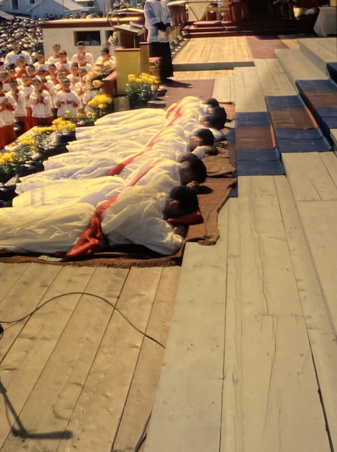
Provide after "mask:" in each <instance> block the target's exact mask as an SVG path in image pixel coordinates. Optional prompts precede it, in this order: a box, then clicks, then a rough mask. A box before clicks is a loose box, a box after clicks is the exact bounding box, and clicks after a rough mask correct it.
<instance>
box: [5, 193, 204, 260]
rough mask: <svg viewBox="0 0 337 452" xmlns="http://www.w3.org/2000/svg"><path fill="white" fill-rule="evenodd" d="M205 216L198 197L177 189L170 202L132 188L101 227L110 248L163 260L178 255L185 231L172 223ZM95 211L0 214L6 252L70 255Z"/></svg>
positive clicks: (72, 208) (73, 208)
mask: <svg viewBox="0 0 337 452" xmlns="http://www.w3.org/2000/svg"><path fill="white" fill-rule="evenodd" d="M198 210H199V206H198V199H197V195H196V193H195V192H194V191H193V190H192V189H190V188H188V187H180V186H179V187H175V188H174V189H173V190H172V191H171V192H170V194H169V196H167V195H166V194H165V193H158V191H157V190H156V189H155V188H153V187H152V186H151V185H146V186H135V187H128V188H126V189H125V190H124V191H123V192H122V193H121V194H119V195H118V196H117V198H116V201H115V202H114V203H112V204H111V205H110V207H108V208H107V209H106V210H105V211H104V212H103V214H102V221H101V227H102V231H103V235H104V238H105V240H106V242H107V243H108V244H109V245H110V246H114V245H123V244H132V243H133V244H140V245H144V246H146V247H148V248H149V249H151V250H153V251H156V252H158V253H160V254H164V255H170V254H174V253H176V252H177V251H178V250H179V249H180V247H181V244H182V242H183V237H182V235H184V231H186V230H184V228H181V227H176V228H172V226H170V224H169V223H167V221H166V220H167V219H168V218H176V217H179V216H182V215H186V214H188V213H191V212H196V211H198ZM94 211H95V209H94V207H93V206H92V205H90V204H86V203H84V204H83V203H77V204H72V203H69V204H66V205H62V206H54V205H53V206H50V205H49V206H46V205H45V206H40V207H38V208H36V207H27V208H25V209H15V208H13V209H1V210H0V250H1V251H11V252H39V253H55V252H67V251H69V250H70V249H71V248H72V247H73V245H74V244H75V243H76V241H77V239H78V238H79V236H80V235H81V233H82V232H83V231H84V229H85V228H86V227H87V225H88V224H89V222H90V219H91V217H92V216H93V214H94Z"/></svg>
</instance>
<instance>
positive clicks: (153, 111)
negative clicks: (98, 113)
mask: <svg viewBox="0 0 337 452" xmlns="http://www.w3.org/2000/svg"><path fill="white" fill-rule="evenodd" d="M144 117H146V118H148V119H149V122H151V121H152V120H153V119H154V120H156V119H158V118H160V119H161V120H162V122H163V123H164V122H165V110H162V109H160V108H140V109H139V110H125V111H116V112H114V113H109V114H108V115H105V116H103V117H102V118H99V119H97V121H96V122H95V126H102V125H116V124H130V122H133V121H138V119H143V118H144Z"/></svg>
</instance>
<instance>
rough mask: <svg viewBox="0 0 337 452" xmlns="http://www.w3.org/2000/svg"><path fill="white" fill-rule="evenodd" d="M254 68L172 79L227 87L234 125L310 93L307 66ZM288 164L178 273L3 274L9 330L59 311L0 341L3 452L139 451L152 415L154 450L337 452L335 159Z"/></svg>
mask: <svg viewBox="0 0 337 452" xmlns="http://www.w3.org/2000/svg"><path fill="white" fill-rule="evenodd" d="M226 39H227V40H228V39H229V38H226ZM198 42H199V43H200V42H202V40H198ZM238 42H239V43H241V44H238V48H241V47H240V46H242V41H241V39H240V41H238ZM285 42H288V44H289V48H291V49H295V50H299V44H298V42H297V40H294V41H289V40H288V41H287V40H285ZM231 44H232V47H235V46H236V42H235V41H232V43H231ZM209 45H210V46H211V47H212V46H214V43H211V42H209ZM216 52H218V56H216ZM216 52H215V54H214V55H212V57H210V56H209V55H208V47H207V46H206V44H205V47H204V48H203V52H202V54H200V52H199V53H198V54H197V56H196V59H197V58H199V59H200V61H201V62H203V59H204V55H205V59H206V58H213V60H214V61H215V62H216V60H217V58H218V59H219V60H220V58H221V59H223V58H227V57H226V55H225V54H224V53H222V49H221V48H220V47H218V48H217V50H216ZM233 52H234V50H233ZM243 53H244V51H243ZM181 55H183V54H181ZM201 55H202V56H201ZM194 57H195V52H191V53H190V56H188V57H187V58H186V60H185V61H186V62H188V61H189V59H190V61H192V59H194ZM237 58H238V59H240V58H241V57H240V56H238V57H237ZM242 58H244V57H242ZM249 58H250V57H249ZM220 61H221V60H220ZM194 62H195V61H194ZM253 63H254V67H247V68H243V67H238V68H235V70H225V71H207V72H206V71H205V72H202V71H199V72H196V71H193V72H179V73H175V78H176V79H177V80H184V79H185V80H191V79H193V78H205V79H209V78H214V79H215V84H214V87H215V88H214V89H215V91H214V95H216V96H217V97H220V96H221V99H220V100H222V101H223V102H226V101H232V102H235V103H236V108H237V111H265V104H264V97H265V96H266V95H293V94H296V93H297V91H296V89H295V87H294V85H293V83H292V80H293V78H294V76H293V75H292V74H293V72H292V71H295V72H296V71H298V72H299V71H300V70H301V62H299V63H296V62H295V63H294V64H295V66H294V67H293V69H291V68H290V66H288V68H289V71H286V70H285V69H284V67H283V66H282V64H281V62H280V61H278V60H276V59H270V60H253ZM317 70H318V71H319V73H320V74H321V73H322V71H320V70H319V69H317ZM288 72H289V74H290V76H289V77H288V76H287V74H288ZM233 124H234V123H232V125H233ZM333 136H335V134H334V133H333ZM284 165H285V169H286V176H249V177H248V176H245V177H240V178H239V184H238V195H239V196H238V197H237V198H230V200H229V201H228V202H227V203H226V205H225V206H224V208H223V209H222V210H221V212H220V216H219V227H220V232H221V238H220V240H219V241H218V243H217V244H216V245H215V246H213V247H202V246H200V245H198V244H196V243H190V244H188V246H187V248H186V254H185V257H184V261H183V265H182V267H181V269H180V268H179V267H172V268H165V269H162V268H148V269H137V268H133V269H131V270H126V269H111V268H93V267H90V268H85V267H62V268H61V267H58V266H54V265H36V264H15V265H13V264H1V265H0V270H1V276H2V278H1V289H2V290H1V294H0V322H2V321H3V320H7V319H9V320H10V319H19V318H21V317H24V316H25V315H26V314H27V313H29V312H31V311H32V310H35V309H36V308H37V307H39V306H42V304H43V303H44V302H46V301H48V300H51V299H52V298H53V297H56V298H55V299H54V300H53V301H50V302H48V303H47V304H46V305H45V306H44V307H42V308H41V309H40V310H38V311H37V312H36V313H35V314H34V315H33V316H31V317H29V318H25V319H23V320H22V321H20V322H19V323H17V324H14V325H11V326H9V327H8V329H6V330H5V334H4V336H3V338H2V339H1V340H0V379H1V385H0V392H1V395H2V399H1V401H0V451H1V452H17V451H21V450H25V451H26V450H27V451H32V452H33V451H34V452H37V451H42V450H43V451H48V452H51V451H70V450H78V451H81V452H87V451H90V452H92V451H99V452H112V451H113V452H129V451H133V450H135V447H136V444H137V443H138V441H139V438H140V437H141V436H142V433H143V431H144V428H145V427H146V426H147V424H148V420H149V415H150V413H151V411H152V416H151V419H150V422H149V429H148V430H149V431H148V436H147V440H146V443H145V445H144V444H143V446H142V447H141V448H140V450H141V451H144V450H145V451H146V452H176V451H179V452H219V451H220V452H274V451H276V450H277V451H282V452H302V451H303V452H304V451H305V452H318V451H319V452H326V451H330V452H331V451H332V450H337V394H336V387H337V368H336V363H337V346H336V322H337V310H336V303H335V298H336V296H335V294H336V277H335V275H336V272H337V258H336V250H337V243H336V240H337V239H336V228H337V214H336V212H337V209H336V207H337V205H336V203H337V158H336V156H335V154H334V153H333V152H331V153H319V154H318V153H310V155H309V154H296V155H294V154H287V155H286V156H285V157H284ZM179 276H180V281H179ZM175 293H177V296H176V298H175ZM89 294H91V295H89ZM105 300H107V301H108V302H110V303H113V304H116V305H117V307H118V308H119V309H120V310H121V312H122V313H123V314H124V315H125V316H126V317H127V318H128V319H129V320H130V321H131V322H132V323H133V324H134V326H136V327H137V328H138V329H140V330H141V331H143V332H145V333H146V334H148V335H149V336H151V337H153V338H155V339H156V340H158V341H159V342H160V343H162V344H163V345H165V344H166V342H167V347H166V350H164V349H163V348H162V347H161V346H160V345H158V344H157V343H156V342H154V341H153V340H151V339H149V338H147V337H145V336H144V335H143V334H142V333H140V332H138V331H137V330H136V329H135V328H134V327H133V326H131V325H130V324H129V323H128V322H127V321H126V320H125V319H124V318H123V317H122V316H121V315H120V314H119V313H118V312H117V311H114V310H113V307H112V306H111V305H110V304H109V303H107V302H106V301H105ZM173 308H174V312H173ZM172 313H173V317H172ZM171 317H172V323H171V327H170V330H169V325H170V321H171ZM3 325H4V326H5V328H7V326H6V324H3ZM168 335H169V337H168ZM167 338H168V340H167ZM158 383H159V387H158ZM157 387H158V391H157ZM156 392H157V394H156ZM145 430H146V428H145Z"/></svg>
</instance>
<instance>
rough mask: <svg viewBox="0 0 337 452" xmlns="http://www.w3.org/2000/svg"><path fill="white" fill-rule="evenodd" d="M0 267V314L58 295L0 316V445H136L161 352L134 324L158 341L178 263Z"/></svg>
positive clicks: (164, 327) (53, 448) (163, 339)
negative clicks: (9, 322)
mask: <svg viewBox="0 0 337 452" xmlns="http://www.w3.org/2000/svg"><path fill="white" fill-rule="evenodd" d="M0 269H1V281H2V283H1V288H2V290H1V298H0V319H1V321H3V320H11V319H19V318H21V317H24V316H25V315H27V314H28V313H29V312H31V311H33V310H35V309H36V308H38V307H40V306H42V305H43V304H44V303H46V302H47V301H48V300H52V299H53V298H54V297H55V299H54V300H52V301H50V302H49V303H47V304H46V305H45V306H44V307H42V308H41V309H40V310H38V311H37V312H36V313H35V314H34V315H32V316H31V317H30V318H26V319H25V320H23V321H21V322H19V323H17V324H14V325H10V326H7V325H6V324H3V326H4V327H5V328H6V329H5V333H4V336H3V338H2V339H1V341H0V353H1V365H0V378H1V386H0V393H1V395H2V396H3V397H2V398H1V401H0V406H1V409H0V450H1V451H8V452H9V451H10V452H14V451H20V450H30V451H37V450H45V451H56V450H62V451H65V450H71V449H74V448H75V449H77V450H81V451H91V452H92V451H93V450H97V451H110V449H111V447H113V448H114V450H134V448H135V446H136V444H137V442H138V440H139V438H140V437H141V434H142V431H143V429H144V426H145V425H146V423H147V420H148V417H149V414H150V413H151V410H152V405H153V401H154V396H155V392H156V388H157V384H158V381H159V376H160V369H161V364H162V360H163V356H164V348H163V347H162V346H160V345H158V344H157V343H156V342H154V341H152V340H150V339H149V338H148V337H145V336H144V335H143V334H141V333H140V332H139V331H137V330H136V329H135V327H136V328H138V329H139V330H140V331H143V332H145V333H146V334H147V335H149V336H151V337H153V338H155V339H156V340H157V341H159V342H160V343H161V344H163V346H164V345H165V343H166V339H167V334H168V327H169V324H170V319H171V315H172V310H173V302H174V298H175V292H176V287H177V283H178V278H179V273H180V268H179V267H170V268H165V269H163V268H148V269H137V268H133V269H131V270H127V269H113V268H103V267H100V268H93V267H82V268H79V267H59V266H54V265H39V264H0ZM82 293H83V294H82ZM89 294H92V295H89ZM104 300H106V301H104ZM107 302H110V303H113V304H115V305H116V306H117V308H118V309H119V310H120V312H121V314H122V315H123V316H125V317H126V318H127V319H128V320H129V321H130V322H132V323H133V325H134V326H135V327H133V326H131V325H130V324H129V323H128V322H127V321H126V320H125V319H124V318H123V317H122V315H121V314H120V313H119V312H117V311H116V310H114V309H113V307H112V306H111V305H109V304H108V303H107ZM7 328H8V329H7ZM16 417H17V418H16ZM15 418H16V419H15Z"/></svg>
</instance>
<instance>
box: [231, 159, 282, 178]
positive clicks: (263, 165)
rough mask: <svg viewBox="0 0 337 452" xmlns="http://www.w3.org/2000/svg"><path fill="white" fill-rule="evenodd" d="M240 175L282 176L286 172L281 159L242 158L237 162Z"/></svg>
mask: <svg viewBox="0 0 337 452" xmlns="http://www.w3.org/2000/svg"><path fill="white" fill-rule="evenodd" d="M237 174H238V176H280V175H282V174H284V167H283V165H282V163H281V161H280V160H279V161H262V160H258V161H257V160H242V161H239V162H237Z"/></svg>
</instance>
